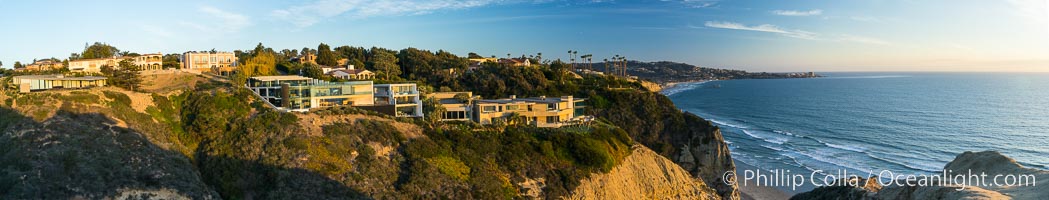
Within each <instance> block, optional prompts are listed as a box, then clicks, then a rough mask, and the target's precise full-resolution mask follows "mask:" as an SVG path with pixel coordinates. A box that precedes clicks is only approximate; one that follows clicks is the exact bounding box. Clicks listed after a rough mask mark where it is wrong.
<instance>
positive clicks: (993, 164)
mask: <svg viewBox="0 0 1049 200" xmlns="http://www.w3.org/2000/svg"><path fill="white" fill-rule="evenodd" d="M943 169H946V170H950V171H952V172H953V173H955V174H968V173H969V172H968V171H969V170H972V173H973V174H979V173H986V174H988V175H991V176H993V175H997V174H1002V175H1007V174H1013V175H1015V174H1025V175H1034V176H1035V180H1036V181H1037V182H1036V183H1035V185H1034V186H1012V187H1008V186H1004V187H985V189H988V190H992V191H997V192H999V193H1002V194H1005V195H1008V196H1010V197H1012V198H1013V199H1049V171H1045V170H1037V169H1031V168H1026V167H1023V166H1021V165H1020V164H1019V163H1016V160H1013V159H1012V158H1009V157H1006V156H1005V155H1002V154H1001V153H998V152H996V151H983V152H968V151H967V152H965V153H962V154H960V155H958V156H957V157H955V158H954V160H953V161H951V162H950V163H947V166H944V167H943Z"/></svg>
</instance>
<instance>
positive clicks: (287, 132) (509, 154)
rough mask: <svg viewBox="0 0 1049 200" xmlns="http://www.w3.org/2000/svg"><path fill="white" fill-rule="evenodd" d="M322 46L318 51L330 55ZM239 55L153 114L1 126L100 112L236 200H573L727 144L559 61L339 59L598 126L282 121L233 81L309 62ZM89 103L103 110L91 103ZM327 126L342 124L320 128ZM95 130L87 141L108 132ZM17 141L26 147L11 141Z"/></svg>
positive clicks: (85, 106) (122, 110)
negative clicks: (546, 104) (590, 181)
mask: <svg viewBox="0 0 1049 200" xmlns="http://www.w3.org/2000/svg"><path fill="white" fill-rule="evenodd" d="M324 46H326V45H324ZM324 46H318V48H319V49H318V50H321V49H326V48H322V47H324ZM314 51H315V50H312V49H308V48H307V49H303V50H302V52H303V53H305V52H310V53H313V52H314ZM236 53H237V54H238V56H242V57H240V59H244V61H245V62H243V63H245V65H244V67H242V68H240V69H238V70H241V71H239V72H238V74H239V75H237V76H239V77H240V78H237V77H234V79H233V80H234V81H233V82H234V84H229V83H225V82H205V83H200V84H197V85H196V87H195V88H192V89H189V90H187V91H182V92H181V93H172V94H167V95H162V94H149V95H147V96H149V97H151V99H152V100H151V101H149V102H148V103H149V104H150V105H149V106H148V107H146V109H145V111H144V112H140V111H138V110H136V109H135V106H134V105H136V104H139V103H142V101H140V99H139V98H132V97H130V96H129V95H128V94H136V92H135V91H124V90H111V89H108V88H105V89H101V92H96V93H90V94H88V93H75V92H74V93H70V94H68V95H59V96H61V97H60V98H50V96H46V95H51V93H39V94H30V95H20V96H19V97H17V98H13V99H14V100H12V103H7V104H8V106H10V105H12V104H17V105H18V106H19V107H22V108H24V107H39V108H41V109H36V110H33V109H25V111H22V110H18V111H5V110H3V109H0V117H5V118H8V117H9V116H10V117H13V118H26V117H23V116H20V115H26V114H22V113H27V112H28V113H31V114H29V115H27V116H33V115H35V114H32V113H34V112H37V111H48V112H45V113H43V114H41V115H40V116H39V117H37V116H34V117H33V118H32V119H37V121H43V120H46V119H47V117H48V116H55V115H56V114H54V113H53V111H54V110H56V109H66V110H70V111H75V112H74V113H101V114H103V115H105V116H108V117H112V118H113V119H114V120H113V122H105V123H106V124H119V125H113V126H123V127H126V129H121V130H120V131H123V132H126V133H139V134H129V135H139V136H142V137H143V138H145V139H146V140H147V141H148V143H149V145H154V146H157V147H158V148H161V149H164V150H167V151H166V152H160V153H158V154H163V155H166V156H170V155H179V156H181V157H180V159H183V158H184V160H185V161H186V164H187V165H190V166H192V167H186V166H179V167H182V168H184V169H194V170H196V171H195V172H194V173H197V174H199V175H196V174H193V175H186V174H182V173H179V174H178V175H180V176H181V175H185V176H191V177H193V178H195V179H194V180H196V181H197V182H199V183H200V185H204V186H206V187H204V188H210V189H213V190H214V193H216V194H217V195H218V196H221V197H222V198H227V199H256V198H258V199H286V198H295V199H334V198H376V199H408V198H421V199H436V198H449V199H508V198H516V197H519V196H520V195H522V194H524V193H525V192H526V190H532V189H537V190H540V191H539V192H538V193H539V194H541V195H542V196H541V197H544V198H551V199H554V198H559V197H562V196H566V195H569V194H570V193H571V192H572V190H573V189H574V188H575V187H576V186H578V185H579V184H580V181H581V180H583V179H585V178H587V177H588V176H589V175H591V174H594V173H599V172H609V171H610V170H612V168H614V167H615V166H617V165H618V164H619V163H620V162H622V160H623V158H625V157H626V156H627V155H629V154H630V152H631V146H632V145H633V144H634V143H635V142H636V143H641V144H643V145H645V146H648V147H649V148H652V149H655V150H656V151H657V152H660V154H662V155H664V156H668V157H670V156H672V155H675V153H677V151H680V149H681V148H680V147H681V145H684V144H688V143H690V142H692V141H691V140H692V139H693V137H690V136H691V135H693V134H700V133H703V134H709V133H712V132H714V131H716V127H714V126H712V125H710V124H709V122H706V121H704V120H702V119H700V118H698V117H695V116H694V115H690V114H687V113H683V112H681V111H679V110H678V109H677V108H675V107H674V106H673V104H672V103H671V102H669V99H667V98H666V97H665V96H662V95H659V94H657V93H653V92H651V91H648V90H647V89H645V88H644V87H642V86H641V84H640V83H639V82H638V81H636V80H630V79H625V78H622V77H613V76H601V75H587V74H582V75H580V74H576V73H573V72H570V68H571V64H569V63H564V62H560V61H552V62H549V64H542V65H538V66H534V67H509V66H503V65H499V64H496V63H487V64H484V65H482V66H480V67H479V68H477V69H474V70H472V71H468V70H467V69H468V64H467V63H468V62H467V61H466V59H465V58H461V57H458V56H457V55H455V54H452V53H449V52H446V51H437V52H436V53H435V52H431V51H427V50H420V49H414V48H409V49H404V50H400V51H394V50H389V49H382V48H371V49H365V48H362V47H349V46H342V47H336V48H334V50H333V51H331V54H332V55H333V56H334V57H335V58H338V59H348V60H349V62H350V63H356V64H360V66H363V67H364V68H366V69H369V70H375V71H376V72H378V75H379V76H378V77H379V78H380V80H377V82H394V81H413V82H415V83H418V84H420V88H430V90H433V89H435V88H440V89H439V90H441V91H472V92H474V94H477V95H481V96H483V97H486V98H505V97H507V96H509V95H518V96H562V95H574V96H576V97H579V98H588V99H589V100H588V101H587V104H588V108H587V111H586V112H587V113H588V114H592V115H595V116H597V117H598V120H596V121H595V122H594V124H593V125H590V126H588V127H585V128H578V127H575V128H537V127H533V126H528V125H514V124H503V125H501V127H500V128H492V126H482V125H478V124H473V123H447V124H445V123H443V122H437V121H438V120H436V119H405V118H393V117H388V116H382V115H379V114H377V113H374V112H370V111H363V110H358V109H356V108H349V107H338V108H330V109H322V110H319V111H314V112H311V113H307V114H296V113H285V112H279V111H275V110H273V109H270V108H267V107H265V106H263V104H262V103H260V102H259V101H258V100H256V99H255V96H254V95H253V94H252V93H251V92H250V91H248V90H246V89H243V88H238V87H235V86H236V85H240V84H237V83H236V82H238V79H242V78H246V77H247V75H272V74H281V73H285V74H294V73H298V72H299V71H300V70H303V69H307V68H313V67H314V66H310V65H302V64H295V63H290V62H288V61H287V58H289V57H290V56H293V55H299V54H300V53H299V52H298V51H294V50H282V51H280V52H276V51H274V50H272V49H270V48H265V47H264V46H262V45H261V44H260V45H259V46H257V47H256V49H255V50H254V51H249V52H243V51H238V52H236ZM318 53H322V54H328V51H327V50H324V51H321V52H318ZM270 57H272V58H270ZM325 60H327V58H325ZM271 61H272V62H271ZM322 62H328V61H322ZM304 71H306V72H309V71H312V69H308V70H304ZM132 88H134V87H132ZM129 90H133V89H131V88H129ZM137 94H141V93H137ZM55 95H58V94H55ZM91 95H95V96H98V97H99V98H104V99H103V100H98V101H97V102H92V101H91V100H90V98H91ZM55 100H58V101H65V102H74V103H73V104H71V105H67V106H63V108H52V107H47V106H53V105H66V104H55V103H54V102H50V101H55ZM23 106H24V107H23ZM44 107H47V108H46V109H45V108H44ZM139 108H140V109H141V107H139ZM20 109H21V108H20ZM435 110H437V109H435ZM58 116H61V117H66V116H69V115H66V114H59V115H58ZM101 118H106V117H101ZM328 118H334V119H337V120H334V121H326V122H322V121H323V120H321V119H328ZM59 119H62V118H59ZM19 120H22V119H19ZM5 121H6V120H5ZM67 122H69V123H74V124H78V123H79V122H70V121H67ZM82 125H84V126H100V127H101V126H110V125H97V124H94V125H88V124H82ZM5 126H6V127H12V125H10V124H4V123H2V122H0V128H5ZM315 126H319V128H317V127H315ZM3 130H4V131H5V132H4V133H10V132H12V130H11V129H9V128H8V129H3ZM85 130H89V131H88V132H86V133H84V134H86V135H88V136H90V135H91V134H103V133H104V132H98V131H93V130H94V129H85ZM307 130H313V131H307ZM317 130H319V131H317ZM413 130H414V131H413ZM7 141H15V142H17V141H16V140H5V141H0V142H7ZM122 141H123V140H122ZM128 141H130V142H133V141H131V140H128ZM701 142H703V143H708V142H710V141H701ZM135 144H141V143H135ZM113 146H117V147H119V146H120V145H113ZM146 146H148V145H146ZM84 147H86V148H92V149H107V148H108V147H106V146H98V145H91V146H84ZM0 155H3V154H0ZM56 162H57V161H56ZM71 162H72V161H71ZM172 162H174V161H172ZM179 162H181V161H179ZM75 163H77V164H83V165H86V164H87V163H86V162H85V161H82V160H78V161H76V162H75ZM176 164H177V163H176ZM12 165H18V163H14V164H12ZM74 166H76V165H74ZM692 172H693V173H696V171H695V170H693V171H692ZM122 173H123V172H122ZM118 175H122V174H118ZM98 176H109V175H98ZM140 176H141V177H144V178H141V179H142V180H141V181H142V182H144V183H149V181H151V180H153V179H150V178H149V177H150V175H149V174H147V175H140ZM136 177H138V176H136ZM171 178H177V177H171ZM5 180H14V179H5ZM56 180H57V178H56ZM164 180H166V179H164ZM530 180H543V185H545V187H539V188H526V187H523V186H521V185H520V184H521V183H522V182H528V181H530ZM704 180H706V179H704ZM710 180H714V179H710ZM0 181H2V180H0ZM0 183H6V182H0ZM0 185H3V184H0ZM187 185H191V184H187ZM18 187H23V186H11V187H9V188H0V193H2V192H3V191H5V189H8V191H10V190H9V189H11V188H18Z"/></svg>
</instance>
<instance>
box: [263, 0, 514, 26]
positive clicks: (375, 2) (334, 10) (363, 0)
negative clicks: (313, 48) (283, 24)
mask: <svg viewBox="0 0 1049 200" xmlns="http://www.w3.org/2000/svg"><path fill="white" fill-rule="evenodd" d="M496 1H497V0H431V1H427V0H386V1H384V0H319V1H316V2H313V3H309V4H305V5H299V6H293V7H290V8H286V9H278V10H274V11H273V12H271V13H270V15H271V16H273V17H275V18H277V19H281V20H285V21H288V22H291V23H292V24H295V25H296V26H298V27H308V26H312V25H314V24H317V23H318V22H320V21H321V20H324V19H326V18H330V17H336V16H343V15H345V16H349V17H354V18H367V17H375V16H401V15H421V14H428V13H432V12H435V11H440V10H455V9H467V8H474V7H481V6H485V5H489V4H492V3H496Z"/></svg>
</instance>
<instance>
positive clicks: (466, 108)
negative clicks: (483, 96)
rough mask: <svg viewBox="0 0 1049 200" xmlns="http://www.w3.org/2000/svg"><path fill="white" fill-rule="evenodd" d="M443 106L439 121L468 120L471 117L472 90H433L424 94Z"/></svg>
mask: <svg viewBox="0 0 1049 200" xmlns="http://www.w3.org/2000/svg"><path fill="white" fill-rule="evenodd" d="M426 98H428V99H429V98H433V99H434V100H437V102H438V103H440V104H441V107H444V110H445V112H444V113H442V114H441V121H470V119H472V118H473V117H472V116H473V115H472V114H473V100H474V99H476V97H474V96H473V92H435V93H430V94H426Z"/></svg>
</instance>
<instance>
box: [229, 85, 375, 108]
mask: <svg viewBox="0 0 1049 200" xmlns="http://www.w3.org/2000/svg"><path fill="white" fill-rule="evenodd" d="M247 87H248V88H250V89H251V90H252V91H253V92H255V94H258V95H259V97H262V98H263V99H266V102H267V103H269V104H270V105H272V106H274V107H276V108H277V109H279V110H285V111H301V112H304V111H309V109H311V108H320V107H332V106H360V105H372V104H374V100H373V97H372V91H373V89H372V82H371V81H351V82H327V81H322V80H316V79H312V78H308V77H302V76H257V77H251V78H250V79H248V81H247Z"/></svg>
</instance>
